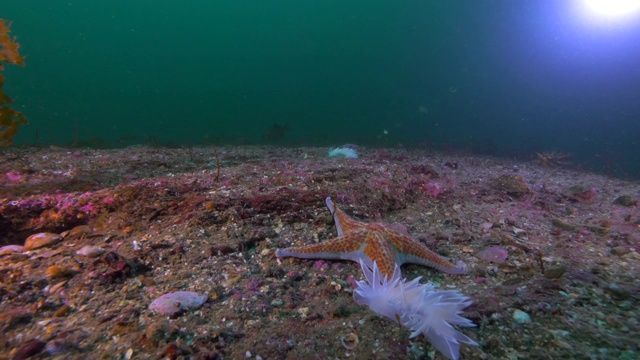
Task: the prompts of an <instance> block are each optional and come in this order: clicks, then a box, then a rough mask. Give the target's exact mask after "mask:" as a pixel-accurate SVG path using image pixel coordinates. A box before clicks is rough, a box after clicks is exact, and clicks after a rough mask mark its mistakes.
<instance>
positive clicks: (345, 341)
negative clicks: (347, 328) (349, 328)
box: [341, 333, 360, 350]
mask: <svg viewBox="0 0 640 360" xmlns="http://www.w3.org/2000/svg"><path fill="white" fill-rule="evenodd" d="M341 341H342V346H344V348H345V349H347V350H353V349H355V348H356V346H358V344H359V343H360V340H359V339H358V335H356V334H354V333H350V334H348V335H346V336H344V337H343V338H342V339H341Z"/></svg>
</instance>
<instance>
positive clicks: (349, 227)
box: [325, 197, 366, 236]
mask: <svg viewBox="0 0 640 360" xmlns="http://www.w3.org/2000/svg"><path fill="white" fill-rule="evenodd" d="M325 203H326V204H327V207H328V208H329V212H330V213H331V216H333V221H334V222H335V223H336V230H337V231H338V236H342V235H344V234H346V233H350V232H352V231H354V230H357V229H362V228H363V227H365V226H366V223H363V222H360V221H356V220H353V219H352V218H350V217H349V215H347V214H346V213H345V212H344V211H342V210H340V209H338V207H337V206H336V205H335V203H334V202H333V200H331V198H330V197H328V198H326V199H325Z"/></svg>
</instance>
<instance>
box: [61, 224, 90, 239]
mask: <svg viewBox="0 0 640 360" xmlns="http://www.w3.org/2000/svg"><path fill="white" fill-rule="evenodd" d="M92 233H93V227H91V226H89V225H80V226H76V227H74V228H73V229H71V230H69V231H68V232H67V233H66V234H65V235H66V236H65V237H71V238H80V237H83V236H87V235H91V234H92Z"/></svg>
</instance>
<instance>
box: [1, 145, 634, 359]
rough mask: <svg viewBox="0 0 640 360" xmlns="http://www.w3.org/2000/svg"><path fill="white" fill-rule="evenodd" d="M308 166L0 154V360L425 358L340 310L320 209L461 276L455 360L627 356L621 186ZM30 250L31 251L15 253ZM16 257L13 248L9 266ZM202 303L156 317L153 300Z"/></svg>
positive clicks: (429, 164) (554, 175) (568, 174)
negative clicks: (421, 250)
mask: <svg viewBox="0 0 640 360" xmlns="http://www.w3.org/2000/svg"><path fill="white" fill-rule="evenodd" d="M327 151H328V149H327V148H295V149H293V148H286V149H283V148H274V147H219V148H213V147H207V148H189V149H162V148H149V147H130V148H126V149H116V150H89V149H64V148H46V149H36V148H31V149H29V148H26V149H10V150H3V152H2V153H0V247H1V249H0V254H1V255H0V299H1V302H0V359H25V358H33V359H50V358H51V359H162V358H169V359H178V358H184V359H346V358H353V359H404V358H406V359H444V357H443V356H442V355H441V354H439V353H437V352H435V350H434V348H433V347H432V346H431V345H430V344H429V342H428V341H427V340H426V339H425V338H424V337H423V336H418V337H416V338H413V339H410V338H409V335H410V331H409V330H408V329H406V328H404V327H401V326H399V325H398V324H396V323H394V322H392V321H389V320H388V319H385V318H381V317H379V316H377V315H376V314H374V313H372V312H371V311H370V310H369V309H367V308H365V307H361V306H358V305H357V304H356V303H355V302H354V301H353V299H352V292H353V287H354V286H355V280H359V279H361V278H362V272H361V270H360V267H359V265H358V264H356V263H354V262H345V261H333V260H301V259H295V258H283V259H279V258H276V257H275V256H274V251H275V249H276V248H282V247H288V246H294V245H301V244H306V243H311V242H317V241H323V240H326V239H329V238H332V237H334V236H336V232H335V227H334V225H333V223H332V218H331V216H330V214H329V212H328V211H327V209H326V207H325V204H324V199H325V198H326V197H328V196H331V197H332V199H333V200H334V201H335V202H336V204H337V205H338V206H339V207H340V208H341V209H343V210H344V211H345V212H346V213H347V214H349V215H350V216H352V217H353V218H355V219H357V220H361V221H364V222H383V223H400V224H402V225H404V226H406V228H407V229H408V232H409V233H410V234H411V235H412V236H413V237H414V238H416V239H418V240H419V241H421V242H422V243H424V244H425V245H426V246H427V247H429V248H430V249H432V250H433V251H436V252H437V253H439V254H440V255H442V256H444V257H446V258H448V259H450V260H452V261H454V262H455V261H462V262H464V263H466V265H467V266H468V268H469V271H468V273H467V274H465V275H446V274H443V273H440V272H438V271H436V270H433V269H430V268H426V267H422V266H418V265H405V266H403V269H402V270H403V276H404V277H406V278H408V279H413V278H415V277H417V276H422V277H423V280H422V281H423V282H424V281H431V282H433V283H434V284H436V285H437V286H438V288H439V289H445V290H448V289H457V290H459V291H461V292H462V293H463V294H465V295H467V296H469V297H471V298H472V299H473V302H474V304H473V305H471V306H470V307H468V308H467V309H465V312H464V316H465V317H467V318H469V319H471V320H472V321H473V322H474V323H475V324H476V325H477V327H475V328H463V329H460V330H461V331H462V332H464V333H465V334H466V335H468V336H469V337H471V338H472V339H474V340H475V341H476V342H478V344H479V346H478V347H472V346H466V345H463V347H462V348H461V356H460V357H461V359H550V358H553V359H637V358H638V357H640V342H639V341H638V339H640V314H639V312H640V311H639V308H638V301H639V299H640V256H639V255H638V247H639V245H640V212H639V211H638V205H639V202H638V200H639V199H640V183H639V182H638V181H626V180H620V179H615V178H610V177H607V176H603V175H598V174H592V173H586V172H583V171H578V170H575V169H571V168H570V167H568V168H557V167H544V166H541V165H540V164H536V163H533V162H528V163H522V162H514V161H510V160H504V159H495V158H487V157H480V156H473V155H468V154H455V153H442V152H432V151H418V150H397V149H367V148H361V149H359V150H358V151H359V153H360V158H358V159H336V158H331V159H330V158H327ZM40 233H47V234H44V235H38V236H34V237H32V238H31V239H30V240H29V241H27V244H25V240H26V239H27V238H28V237H29V236H31V235H34V234H40ZM23 245H25V246H24V247H23ZM177 291H191V292H195V293H197V294H200V295H206V301H205V302H204V303H203V304H202V305H200V306H197V305H195V306H193V308H187V309H181V311H178V312H177V313H175V314H173V315H163V314H158V313H156V312H154V311H151V310H150V309H149V307H150V304H151V303H152V302H153V301H154V300H156V299H157V298H158V297H160V296H161V295H163V294H167V293H173V292H177Z"/></svg>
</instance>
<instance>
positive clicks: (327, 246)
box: [276, 230, 366, 261]
mask: <svg viewBox="0 0 640 360" xmlns="http://www.w3.org/2000/svg"><path fill="white" fill-rule="evenodd" d="M365 237H366V235H365V232H364V231H363V230H357V231H352V232H350V233H348V234H346V235H342V236H338V237H336V238H333V239H329V240H327V241H323V242H320V243H315V244H308V245H302V246H294V247H288V248H286V249H277V250H276V256H278V257H287V256H292V257H297V258H302V259H341V260H353V261H358V260H359V259H361V258H363V257H364V253H363V249H364V247H365V243H364V240H365Z"/></svg>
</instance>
